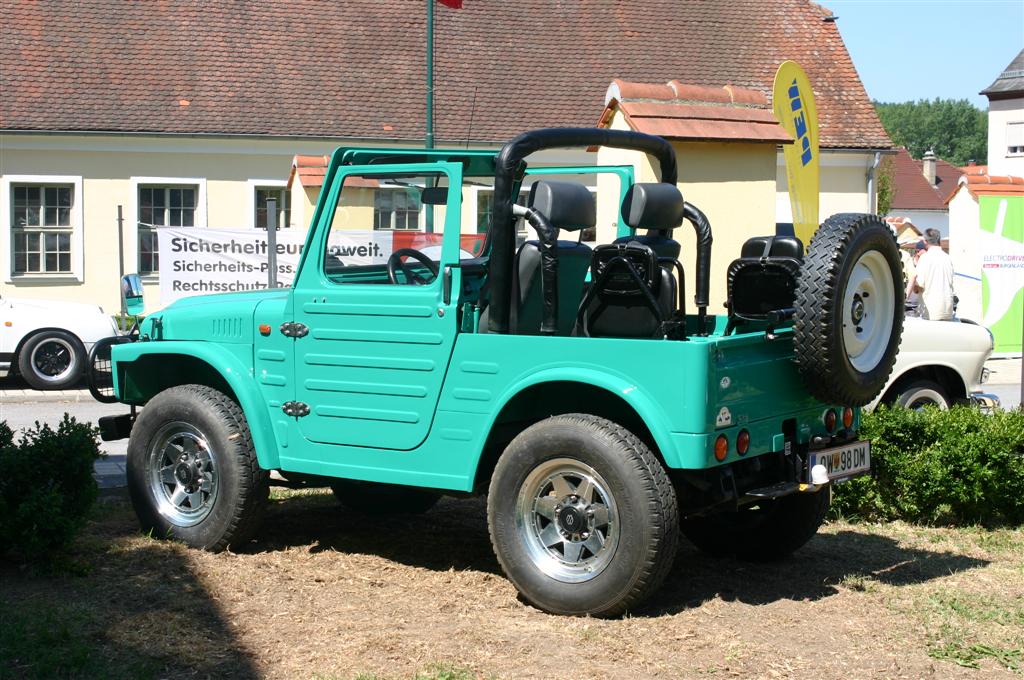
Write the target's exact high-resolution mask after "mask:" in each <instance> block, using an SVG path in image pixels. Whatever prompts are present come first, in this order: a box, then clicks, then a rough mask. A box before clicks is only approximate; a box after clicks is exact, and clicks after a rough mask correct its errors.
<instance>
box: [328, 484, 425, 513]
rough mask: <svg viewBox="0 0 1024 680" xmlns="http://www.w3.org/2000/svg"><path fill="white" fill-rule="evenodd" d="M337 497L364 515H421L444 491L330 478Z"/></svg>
mask: <svg viewBox="0 0 1024 680" xmlns="http://www.w3.org/2000/svg"><path fill="white" fill-rule="evenodd" d="M331 491H333V492H334V496H335V498H337V499H338V502H340V503H341V504H342V505H343V506H345V507H346V508H348V509H349V510H354V511H355V512H360V513H363V514H364V515H418V514H420V513H424V512H426V511H427V510H430V509H431V508H432V507H434V505H435V504H436V503H437V501H438V500H440V498H441V494H439V493H436V492H434V491H427V490H426V489H419V488H416V487H414V486H400V485H398V484H376V483H373V482H360V481H357V480H354V479H334V480H331Z"/></svg>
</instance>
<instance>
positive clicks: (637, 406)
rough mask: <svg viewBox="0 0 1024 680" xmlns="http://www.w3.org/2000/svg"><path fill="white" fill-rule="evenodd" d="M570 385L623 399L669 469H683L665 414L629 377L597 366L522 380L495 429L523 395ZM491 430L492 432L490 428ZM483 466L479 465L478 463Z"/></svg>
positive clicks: (508, 394) (545, 371)
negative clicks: (533, 389) (532, 389)
mask: <svg viewBox="0 0 1024 680" xmlns="http://www.w3.org/2000/svg"><path fill="white" fill-rule="evenodd" d="M554 382H569V383H580V384H584V385H589V386H591V387H596V388H599V389H603V390H605V391H607V392H609V393H611V394H614V395H616V396H617V397H619V398H621V399H622V400H623V401H625V402H626V404H628V405H629V407H630V408H632V409H633V410H634V411H636V413H637V415H638V416H640V418H641V419H642V420H643V421H644V424H645V425H646V426H647V429H648V430H649V431H650V433H651V436H652V437H653V438H654V443H655V444H657V446H658V449H659V450H660V453H661V456H662V458H663V459H664V461H665V464H666V465H668V467H679V466H680V463H679V456H678V455H677V452H676V449H675V446H674V445H673V443H672V437H671V435H670V428H669V425H668V421H667V419H666V417H665V413H664V410H663V409H662V407H661V406H659V405H658V404H657V403H656V402H655V401H653V400H652V399H651V398H650V397H649V396H647V395H646V394H645V393H644V392H643V391H642V390H641V389H640V387H638V386H637V385H636V384H635V383H634V382H632V381H630V380H629V379H628V378H627V377H626V376H624V375H622V374H619V373H615V372H613V371H609V370H608V369H606V368H604V367H601V368H600V369H598V368H596V367H593V366H558V367H551V368H543V367H541V368H540V370H538V371H536V372H534V373H531V374H529V375H527V376H524V377H522V378H520V379H519V380H518V381H517V382H515V383H513V384H512V386H511V387H509V388H508V389H507V390H506V391H505V392H504V393H503V394H502V395H501V398H500V399H499V400H498V403H499V406H498V408H497V409H496V410H495V411H494V412H493V413H492V414H491V427H494V423H495V422H496V421H497V419H498V416H499V414H500V413H501V412H502V411H503V410H504V408H505V406H506V405H508V403H509V402H510V401H511V400H512V399H514V398H515V397H516V395H518V394H519V393H520V392H522V391H523V390H525V389H528V388H530V387H534V386H536V385H541V384H543V383H554ZM488 429H490V428H488ZM478 463H479V461H478Z"/></svg>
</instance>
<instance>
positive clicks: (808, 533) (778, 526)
mask: <svg viewBox="0 0 1024 680" xmlns="http://www.w3.org/2000/svg"><path fill="white" fill-rule="evenodd" d="M831 500H832V492H831V488H825V489H821V490H820V491H817V492H815V493H795V494H791V495H789V496H784V497H782V498H779V499H776V500H773V501H764V502H761V503H758V504H757V505H756V506H751V507H747V508H740V509H739V510H737V511H733V512H722V513H718V514H714V515H708V516H705V517H691V518H687V519H685V520H683V522H682V530H683V535H684V536H686V537H687V538H688V539H690V542H691V543H693V544H694V545H695V546H697V548H698V549H700V550H701V551H702V552H705V553H707V554H709V555H712V556H714V557H737V558H739V559H741V560H748V561H751V562H772V561H775V560H780V559H783V558H785V557H788V556H789V555H791V554H792V553H793V552H795V551H796V550H798V549H799V548H801V547H803V545H804V544H805V543H807V541H809V540H811V538H813V537H814V534H816V533H817V532H818V528H819V527H820V526H821V523H822V522H824V521H825V515H826V514H828V508H829V505H830V504H831Z"/></svg>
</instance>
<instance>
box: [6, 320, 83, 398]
mask: <svg viewBox="0 0 1024 680" xmlns="http://www.w3.org/2000/svg"><path fill="white" fill-rule="evenodd" d="M84 368H85V347H83V346H82V342H81V341H80V340H79V339H78V338H76V337H75V336H74V335H72V334H71V333H68V332H67V331H58V330H52V331H42V332H41V333H36V334H35V335H33V336H32V337H30V338H29V339H28V340H27V341H26V342H25V344H24V345H23V346H22V348H21V351H19V352H18V372H19V373H21V376H22V377H23V378H25V382H27V383H28V384H29V385H30V386H32V387H33V388H35V389H37V390H61V389H64V388H66V387H70V386H71V385H74V384H75V383H77V382H78V379H79V378H81V377H82V371H83V369H84Z"/></svg>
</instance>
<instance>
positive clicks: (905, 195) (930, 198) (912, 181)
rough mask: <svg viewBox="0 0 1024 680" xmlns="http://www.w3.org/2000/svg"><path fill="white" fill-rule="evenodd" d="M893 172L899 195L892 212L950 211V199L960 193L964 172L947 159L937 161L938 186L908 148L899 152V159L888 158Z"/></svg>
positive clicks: (896, 192) (896, 197)
mask: <svg viewBox="0 0 1024 680" xmlns="http://www.w3.org/2000/svg"><path fill="white" fill-rule="evenodd" d="M883 163H886V164H887V165H888V166H889V167H891V168H892V170H893V186H894V188H895V194H894V195H893V199H892V208H891V209H890V210H891V211H898V210H946V199H947V198H949V197H950V196H952V194H953V193H954V192H955V191H956V187H957V179H959V177H960V175H961V174H962V173H961V169H960V168H958V167H956V166H955V165H951V164H949V163H947V162H946V161H944V160H941V159H937V160H936V162H935V180H936V181H935V184H934V185H932V184H930V183H929V182H928V180H927V178H925V176H924V171H923V161H919V160H914V159H913V158H911V157H910V152H908V151H907V150H906V149H903V148H901V149H899V151H897V153H896V155H895V156H891V157H889V158H886V159H885V160H884V161H883Z"/></svg>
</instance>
